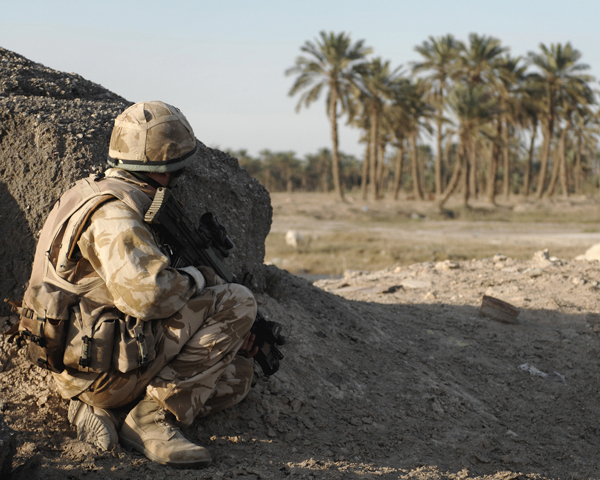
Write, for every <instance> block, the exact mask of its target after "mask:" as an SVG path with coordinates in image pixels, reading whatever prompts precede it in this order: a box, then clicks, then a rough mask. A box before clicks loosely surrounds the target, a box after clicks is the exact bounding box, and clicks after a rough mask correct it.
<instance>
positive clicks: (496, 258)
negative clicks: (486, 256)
mask: <svg viewBox="0 0 600 480" xmlns="http://www.w3.org/2000/svg"><path fill="white" fill-rule="evenodd" d="M492 260H493V261H494V262H505V261H506V255H502V254H501V253H497V254H496V255H494V256H493V257H492Z"/></svg>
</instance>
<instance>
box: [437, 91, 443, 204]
mask: <svg viewBox="0 0 600 480" xmlns="http://www.w3.org/2000/svg"><path fill="white" fill-rule="evenodd" d="M436 120H437V132H436V133H437V139H436V140H437V145H436V156H435V197H436V198H438V197H439V196H440V195H442V189H443V186H442V133H443V132H442V120H443V117H442V106H441V103H440V105H439V106H438V111H437V119H436Z"/></svg>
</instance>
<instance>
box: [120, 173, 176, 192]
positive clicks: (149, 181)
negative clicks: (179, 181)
mask: <svg viewBox="0 0 600 480" xmlns="http://www.w3.org/2000/svg"><path fill="white" fill-rule="evenodd" d="M128 173H130V174H131V175H133V176H134V177H136V178H138V179H140V180H141V181H142V182H146V183H147V184H148V185H150V186H152V187H154V188H156V189H157V190H158V189H159V188H164V187H163V186H162V185H161V184H160V183H158V182H157V181H156V180H154V179H153V178H150V177H149V176H148V175H146V174H145V173H142V172H132V171H128ZM169 187H171V185H170V184H169Z"/></svg>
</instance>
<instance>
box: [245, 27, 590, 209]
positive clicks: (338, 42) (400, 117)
mask: <svg viewBox="0 0 600 480" xmlns="http://www.w3.org/2000/svg"><path fill="white" fill-rule="evenodd" d="M364 43H365V42H364V40H359V41H357V42H355V43H353V42H352V41H351V39H350V35H349V34H346V33H344V32H342V33H337V34H336V33H333V32H330V33H326V32H321V33H320V34H319V37H317V38H316V39H315V40H314V41H307V42H306V43H305V44H304V45H303V46H302V47H301V51H302V55H300V56H298V57H297V58H296V61H295V64H294V66H292V67H291V68H289V69H288V70H287V71H286V73H287V74H288V75H294V76H295V80H294V83H293V85H292V87H291V89H290V92H289V94H290V95H292V96H293V95H297V94H299V95H300V98H299V102H298V105H297V109H298V110H299V109H300V108H301V107H302V106H305V107H308V106H309V105H311V104H312V103H313V102H315V101H316V100H318V99H319V98H320V97H321V94H322V93H324V94H325V106H326V113H327V115H328V118H329V120H330V126H331V139H332V149H331V152H329V151H328V150H321V151H320V152H318V153H317V154H315V155H308V156H306V158H305V159H302V160H299V159H297V158H296V157H295V155H294V154H293V152H278V153H274V152H269V151H264V152H261V154H260V156H259V158H256V159H251V158H249V157H247V156H244V155H241V154H240V153H241V152H238V155H237V156H238V157H243V158H240V162H241V163H242V165H243V166H244V167H245V168H247V169H248V170H249V171H250V172H251V173H252V174H253V175H255V176H257V178H259V179H260V180H261V181H262V182H263V183H264V184H265V185H266V186H267V188H269V189H273V190H294V189H304V190H320V191H324V190H326V189H328V188H330V187H331V188H333V190H335V192H336V193H337V195H338V196H339V197H340V199H343V198H344V194H345V192H346V191H348V190H349V189H358V188H360V189H361V191H362V195H363V196H364V197H365V198H367V196H368V195H369V196H371V197H372V198H374V199H379V198H382V196H383V195H384V192H390V194H391V195H393V197H394V198H398V195H399V192H400V189H401V188H402V187H403V185H404V188H409V190H410V195H411V197H412V198H415V199H425V198H432V199H433V198H435V199H436V201H437V202H438V203H439V204H440V206H443V204H444V203H445V202H446V201H447V200H448V198H449V197H450V196H451V195H452V194H453V193H455V192H457V193H458V192H460V194H461V196H462V200H463V202H464V203H465V204H467V203H468V201H469V199H470V198H478V197H483V198H486V199H487V200H488V201H489V202H490V203H495V202H496V198H497V196H498V195H500V194H501V195H503V196H504V198H506V199H508V198H509V196H510V194H511V193H520V194H522V195H523V196H525V197H527V196H529V195H531V196H533V195H535V198H541V197H543V196H552V195H553V194H554V193H555V192H556V191H557V190H560V191H561V193H562V194H563V195H565V196H568V195H570V194H572V193H578V194H579V193H585V192H588V191H591V189H597V188H598V159H599V155H598V145H597V144H598V134H599V133H600V115H599V113H598V112H599V110H598V108H597V98H596V92H595V91H594V90H593V89H592V83H593V82H594V78H593V77H591V76H590V75H588V74H586V73H585V72H586V70H588V69H589V67H588V66H587V65H585V64H583V63H581V62H580V60H581V53H580V52H579V51H578V50H576V49H574V48H573V47H572V46H571V44H570V43H566V44H564V45H563V44H551V45H550V46H547V45H544V44H540V46H539V50H538V51H535V52H533V51H532V52H529V53H528V55H527V56H526V57H524V58H522V57H513V56H511V55H510V53H509V49H508V48H507V47H505V46H503V45H502V44H501V42H500V40H498V39H496V38H494V37H491V36H486V35H478V34H471V35H469V38H468V42H466V43H464V42H462V41H460V40H457V39H456V38H455V37H454V36H453V35H451V34H448V35H446V36H442V37H438V38H434V37H429V38H428V39H427V40H425V41H424V42H423V43H422V44H421V45H418V46H417V47H415V50H416V51H417V52H418V53H419V54H420V56H421V61H419V62H414V63H412V64H411V65H410V68H409V69H407V70H404V69H402V68H401V67H396V68H393V67H392V65H391V64H390V61H389V60H383V59H381V58H379V57H373V56H372V49H371V48H369V47H366V46H365V44H364ZM342 118H344V119H345V121H346V123H347V124H349V125H351V126H353V127H356V128H359V129H360V130H361V131H362V132H363V134H362V137H361V141H362V142H363V143H364V144H365V156H364V158H363V159H361V160H360V161H359V160H357V159H355V158H352V157H349V156H346V155H343V154H341V153H340V151H339V141H338V121H339V120H340V119H342ZM425 133H427V134H429V135H431V136H432V138H433V142H432V145H433V148H431V147H429V146H428V145H427V144H426V142H424V134H425ZM432 150H433V151H432Z"/></svg>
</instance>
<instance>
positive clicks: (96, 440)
mask: <svg viewBox="0 0 600 480" xmlns="http://www.w3.org/2000/svg"><path fill="white" fill-rule="evenodd" d="M67 418H68V419H69V423H70V424H71V425H73V426H75V427H76V428H77V438H78V439H79V440H81V441H82V442H87V443H91V444H92V445H95V446H96V447H98V448H99V449H100V450H112V448H113V447H114V446H115V445H116V444H117V443H118V441H119V435H118V434H117V428H116V424H117V419H116V418H115V416H114V415H112V414H111V413H110V412H109V411H108V410H104V409H102V408H98V407H92V406H91V405H87V404H85V403H83V402H82V401H81V400H76V399H73V400H71V403H70V404H69V413H68V414H67Z"/></svg>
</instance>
